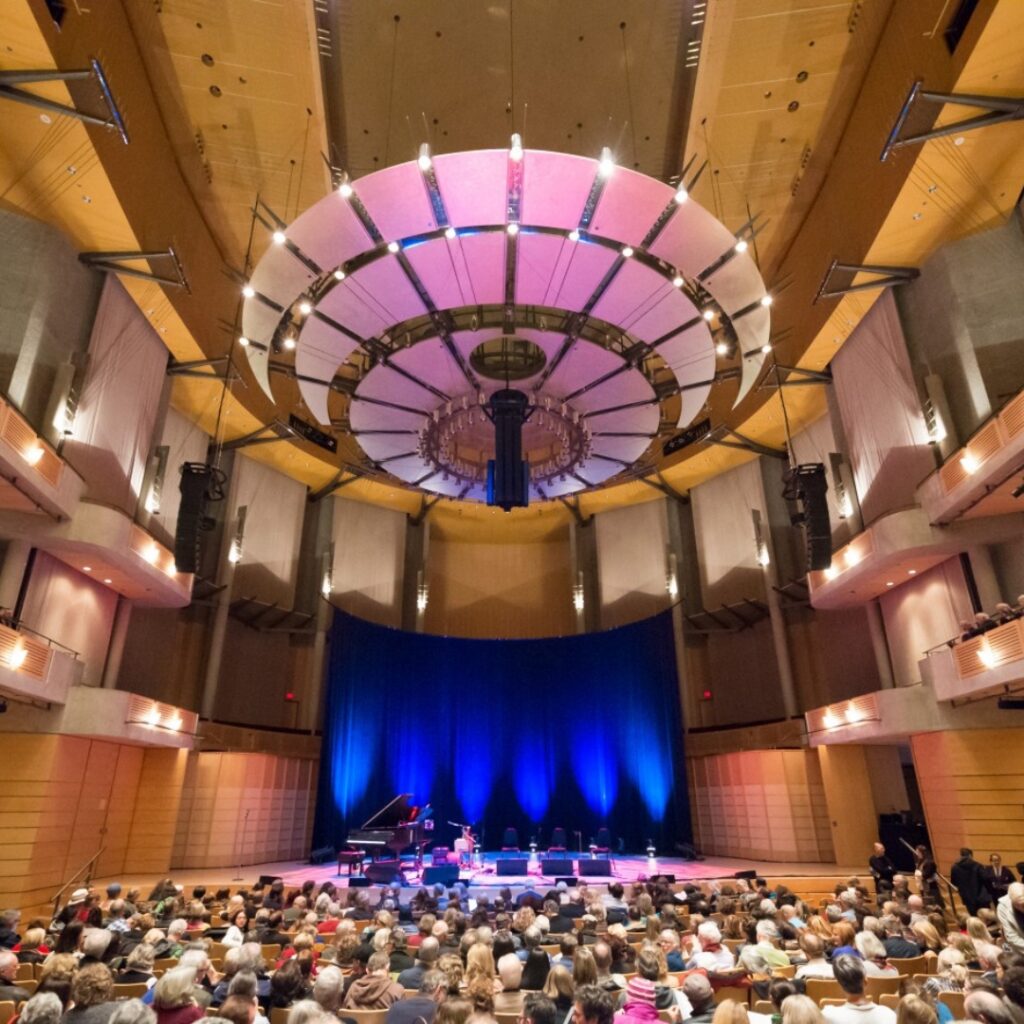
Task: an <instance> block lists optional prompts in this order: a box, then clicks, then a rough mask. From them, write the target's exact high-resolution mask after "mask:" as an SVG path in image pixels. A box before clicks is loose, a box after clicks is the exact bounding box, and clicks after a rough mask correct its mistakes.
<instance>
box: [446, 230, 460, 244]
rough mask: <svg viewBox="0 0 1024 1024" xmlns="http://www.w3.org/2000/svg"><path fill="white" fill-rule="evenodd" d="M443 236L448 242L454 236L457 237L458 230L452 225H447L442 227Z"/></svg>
mask: <svg viewBox="0 0 1024 1024" xmlns="http://www.w3.org/2000/svg"><path fill="white" fill-rule="evenodd" d="M444 237H445V238H447V239H448V241H449V242H450V241H452V240H453V239H454V238H457V237H458V232H457V231H456V230H455V228H453V227H447V228H445V229H444Z"/></svg>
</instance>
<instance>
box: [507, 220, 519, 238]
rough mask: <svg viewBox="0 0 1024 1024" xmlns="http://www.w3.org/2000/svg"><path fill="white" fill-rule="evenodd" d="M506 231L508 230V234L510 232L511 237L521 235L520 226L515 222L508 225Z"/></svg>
mask: <svg viewBox="0 0 1024 1024" xmlns="http://www.w3.org/2000/svg"><path fill="white" fill-rule="evenodd" d="M505 230H506V231H507V232H508V233H509V234H510V235H518V234H519V225H518V224H516V223H515V221H513V222H512V223H511V224H509V225H508V226H507V227H506V228H505Z"/></svg>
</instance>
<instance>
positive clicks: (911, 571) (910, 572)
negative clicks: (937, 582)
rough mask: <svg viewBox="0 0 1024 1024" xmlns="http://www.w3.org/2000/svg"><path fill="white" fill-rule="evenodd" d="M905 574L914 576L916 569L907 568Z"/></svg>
mask: <svg viewBox="0 0 1024 1024" xmlns="http://www.w3.org/2000/svg"><path fill="white" fill-rule="evenodd" d="M907 575H908V576H916V575H917V570H916V569H908V570H907Z"/></svg>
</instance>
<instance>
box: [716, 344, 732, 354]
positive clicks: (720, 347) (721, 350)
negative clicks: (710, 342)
mask: <svg viewBox="0 0 1024 1024" xmlns="http://www.w3.org/2000/svg"><path fill="white" fill-rule="evenodd" d="M715 351H716V352H717V353H718V354H719V355H720V356H727V355H728V354H729V346H728V345H727V344H726V343H725V342H724V341H720V342H719V343H718V344H717V345H716V346H715Z"/></svg>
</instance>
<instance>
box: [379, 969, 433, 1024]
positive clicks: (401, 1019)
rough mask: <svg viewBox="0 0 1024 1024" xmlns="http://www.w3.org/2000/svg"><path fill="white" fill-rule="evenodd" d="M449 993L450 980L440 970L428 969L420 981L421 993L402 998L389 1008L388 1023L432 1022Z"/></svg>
mask: <svg viewBox="0 0 1024 1024" xmlns="http://www.w3.org/2000/svg"><path fill="white" fill-rule="evenodd" d="M447 995H448V982H447V979H446V978H445V976H444V974H442V973H441V972H440V971H427V973H426V974H424V975H423V980H422V981H421V982H420V987H419V993H418V994H417V995H415V996H413V997H412V998H411V999H400V1000H398V1002H397V1003H392V1004H391V1007H390V1008H389V1009H388V1015H387V1018H386V1020H387V1024H417V1022H420V1021H422V1022H423V1024H432V1022H433V1020H434V1018H435V1015H436V1014H437V1008H438V1006H439V1005H440V1004H441V1003H443V1002H444V1001H445V998H446V997H447Z"/></svg>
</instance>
